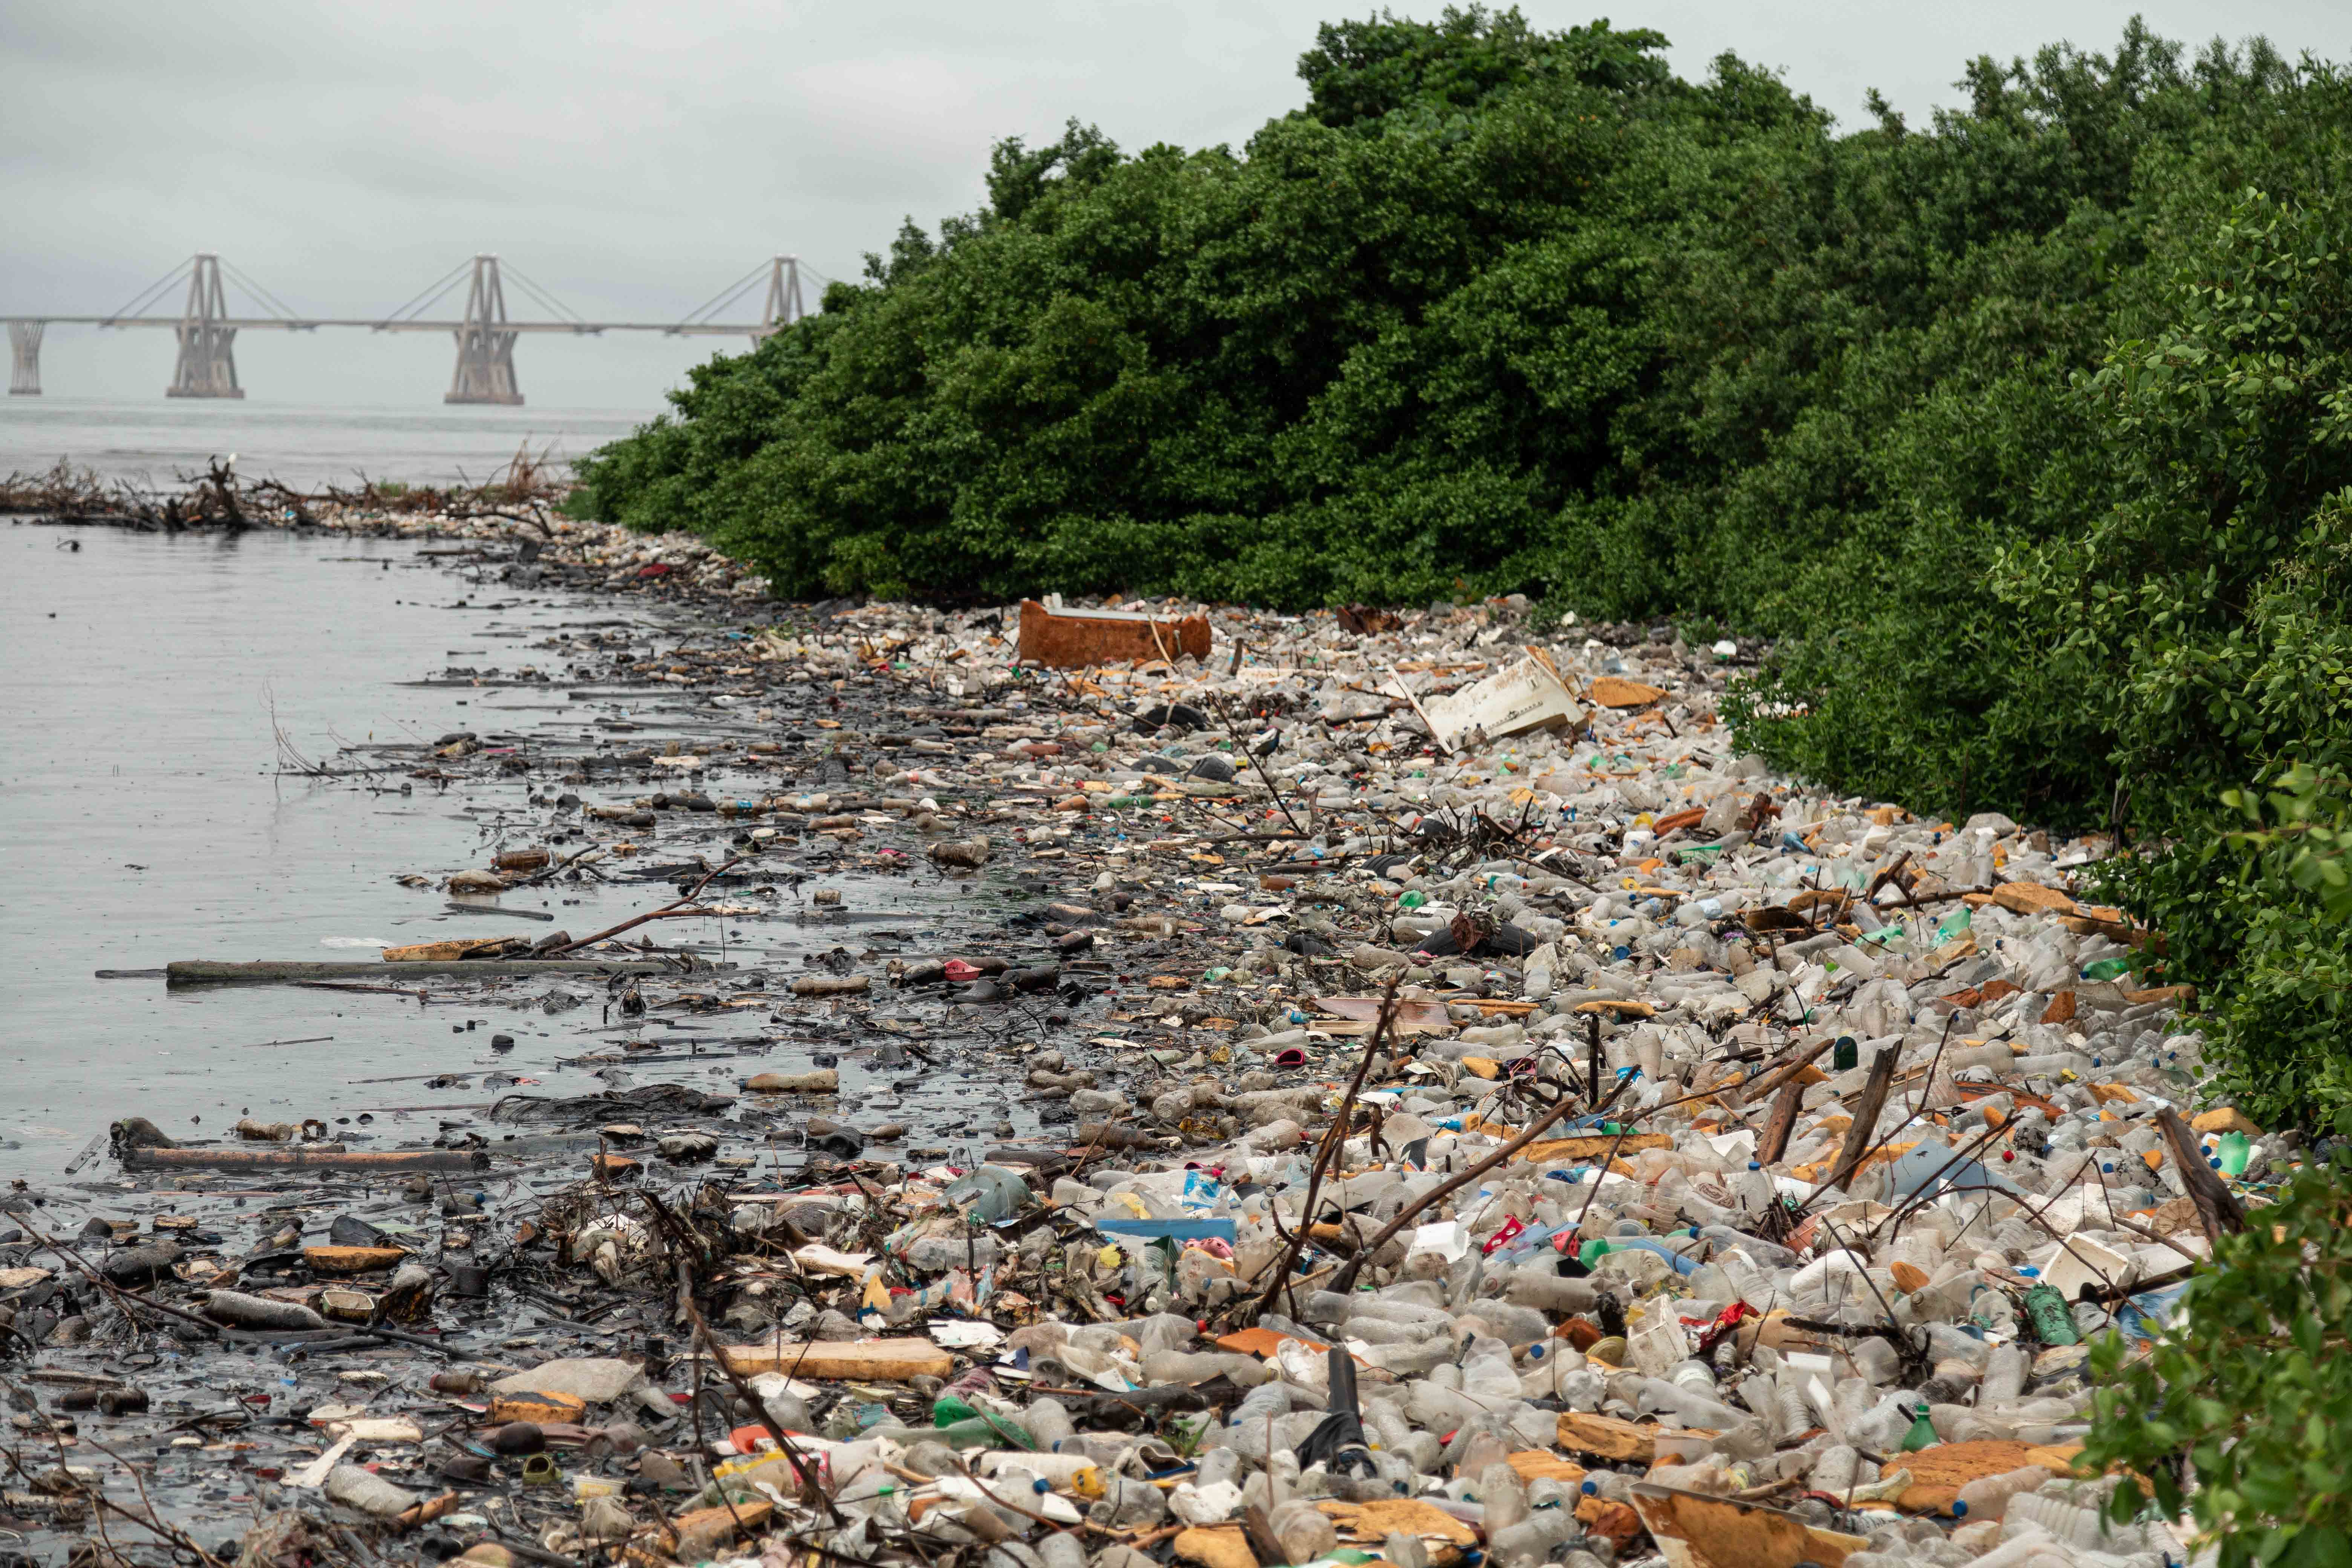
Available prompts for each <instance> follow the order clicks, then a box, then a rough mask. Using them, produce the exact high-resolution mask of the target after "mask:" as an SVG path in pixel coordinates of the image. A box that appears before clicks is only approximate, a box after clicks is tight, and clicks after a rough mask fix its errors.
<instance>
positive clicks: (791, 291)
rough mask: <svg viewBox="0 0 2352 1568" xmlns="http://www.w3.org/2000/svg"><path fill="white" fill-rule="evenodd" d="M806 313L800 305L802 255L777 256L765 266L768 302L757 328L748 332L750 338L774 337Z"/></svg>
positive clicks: (753, 339) (757, 339) (754, 340)
mask: <svg viewBox="0 0 2352 1568" xmlns="http://www.w3.org/2000/svg"><path fill="white" fill-rule="evenodd" d="M806 314H808V312H807V311H806V310H803V309H802V307H801V258H799V257H797V256H779V257H777V258H775V260H774V261H772V262H771V263H770V264H769V267H768V303H767V305H766V307H765V308H764V309H762V310H761V312H760V330H759V331H756V332H753V333H752V334H751V341H752V342H754V343H757V342H759V341H760V340H761V339H762V338H769V337H773V336H774V335H775V334H776V333H777V332H778V331H782V329H784V328H786V327H789V326H791V325H792V324H793V322H794V321H799V320H800V319H801V318H802V317H803V316H804V315H806Z"/></svg>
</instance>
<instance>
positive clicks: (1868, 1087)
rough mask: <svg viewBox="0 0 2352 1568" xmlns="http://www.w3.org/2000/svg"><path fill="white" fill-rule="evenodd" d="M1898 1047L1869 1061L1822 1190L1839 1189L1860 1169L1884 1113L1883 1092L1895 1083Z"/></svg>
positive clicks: (1881, 1052)
mask: <svg viewBox="0 0 2352 1568" xmlns="http://www.w3.org/2000/svg"><path fill="white" fill-rule="evenodd" d="M1902 1050H1903V1047H1901V1046H1900V1045H1892V1046H1888V1047H1886V1048H1885V1049H1884V1050H1882V1051H1880V1052H1879V1053H1878V1055H1877V1056H1875V1057H1874V1058H1871V1063H1870V1078H1869V1079H1868V1080H1867V1081H1866V1082H1864V1084H1863V1086H1862V1100H1861V1101H1860V1102H1859V1103H1858V1104H1856V1105H1855V1107H1854V1110H1853V1126H1851V1127H1849V1128H1847V1129H1846V1132H1845V1147H1844V1148H1843V1149H1841V1150H1839V1151H1838V1158H1837V1163H1836V1164H1835V1165H1833V1166H1832V1167H1831V1168H1830V1177H1829V1180H1828V1181H1827V1182H1826V1183H1824V1184H1823V1185H1825V1186H1832V1187H1837V1186H1843V1185H1844V1184H1845V1183H1846V1182H1847V1181H1848V1180H1850V1179H1851V1178H1852V1177H1853V1173H1854V1172H1855V1171H1856V1170H1857V1169H1859V1168H1860V1166H1861V1164H1862V1159H1863V1156H1864V1155H1865V1154H1867V1153H1869V1152H1870V1140H1871V1138H1872V1136H1873V1135H1874V1134H1875V1133H1876V1132H1877V1131H1878V1113H1879V1112H1880V1111H1881V1110H1885V1106H1886V1091H1887V1090H1888V1089H1890V1088H1892V1087H1893V1086H1894V1083H1895V1058H1896V1057H1897V1056H1899V1055H1901V1054H1902Z"/></svg>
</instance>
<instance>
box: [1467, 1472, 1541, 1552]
mask: <svg viewBox="0 0 2352 1568" xmlns="http://www.w3.org/2000/svg"><path fill="white" fill-rule="evenodd" d="M1477 1495H1478V1501H1479V1502H1480V1503H1481V1504H1482V1505H1483V1506H1484V1507H1485V1509H1486V1518H1485V1519H1484V1520H1483V1521H1481V1522H1482V1523H1483V1524H1484V1526H1485V1527H1486V1534H1487V1535H1488V1536H1489V1537H1490V1538H1491V1537H1492V1536H1493V1534H1494V1533H1495V1531H1498V1530H1507V1529H1509V1528H1510V1527H1511V1526H1512V1525H1515V1524H1517V1523H1518V1522H1519V1521H1521V1520H1523V1519H1525V1518H1527V1517H1528V1493H1527V1489H1526V1487H1525V1486H1523V1485H1522V1484H1521V1483H1520V1480H1519V1473H1518V1471H1517V1470H1515V1469H1513V1468H1511V1466H1510V1462H1509V1461H1508V1460H1507V1459H1506V1460H1498V1461H1496V1462H1495V1463H1493V1464H1490V1465H1487V1466H1486V1468H1483V1469H1481V1470H1480V1471H1479V1472H1478V1494H1477Z"/></svg>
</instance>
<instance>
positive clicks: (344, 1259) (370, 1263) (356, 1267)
mask: <svg viewBox="0 0 2352 1568" xmlns="http://www.w3.org/2000/svg"><path fill="white" fill-rule="evenodd" d="M407 1256H408V1254H407V1252H406V1251H404V1249H402V1248H400V1247H304V1248H303V1249H302V1261H303V1262H305V1263H308V1264H309V1265H310V1272H311V1273H313V1274H364V1273H366V1272H367V1271H368V1270H369V1269H371V1268H394V1267H397V1266H398V1264H399V1262H400V1260H401V1259H402V1258H405V1257H407Z"/></svg>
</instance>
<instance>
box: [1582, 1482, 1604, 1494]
mask: <svg viewBox="0 0 2352 1568" xmlns="http://www.w3.org/2000/svg"><path fill="white" fill-rule="evenodd" d="M1584 1495H1585V1496H1586V1497H1599V1496H1600V1495H1601V1483H1600V1482H1599V1481H1596V1480H1592V1479H1590V1478H1588V1479H1586V1480H1585V1483H1584Z"/></svg>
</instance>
